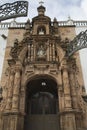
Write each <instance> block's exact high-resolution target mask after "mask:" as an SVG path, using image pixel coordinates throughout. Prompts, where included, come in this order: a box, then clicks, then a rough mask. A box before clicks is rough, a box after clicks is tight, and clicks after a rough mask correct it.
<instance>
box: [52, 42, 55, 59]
mask: <svg viewBox="0 0 87 130" xmlns="http://www.w3.org/2000/svg"><path fill="white" fill-rule="evenodd" d="M52 49H53V54H52V55H53V61H55V45H54V43H53V46H52Z"/></svg>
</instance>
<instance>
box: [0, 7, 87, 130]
mask: <svg viewBox="0 0 87 130" xmlns="http://www.w3.org/2000/svg"><path fill="white" fill-rule="evenodd" d="M44 13H45V7H43V6H40V7H38V16H36V17H34V18H33V19H32V22H30V21H29V20H28V21H27V22H26V25H25V28H21V29H20V28H15V27H14V28H11V27H10V28H9V32H8V39H7V48H6V51H5V59H4V67H3V74H2V80H1V84H2V88H3V93H2V96H3V100H2V101H1V106H0V130H28V128H26V127H25V126H24V122H25V120H26V119H25V118H26V116H25V115H26V114H27V113H26V111H25V104H26V95H27V92H26V91H27V86H28V83H30V84H31V81H32V80H35V81H37V80H38V79H40V80H42V79H44V80H45V81H47V83H48V81H52V82H50V83H48V84H49V86H51V83H53V84H55V83H56V84H57V95H58V113H57V115H58V119H59V124H58V125H59V127H58V130H86V129H87V123H86V122H87V105H86V103H85V102H84V100H83V98H82V95H83V96H84V95H85V90H84V83H83V78H82V71H81V65H80V59H79V53H78V52H77V53H75V55H73V56H72V57H68V56H66V51H67V45H68V44H69V42H70V41H71V40H73V38H74V37H75V36H76V34H75V26H74V25H72V26H68V25H67V26H65V27H61V26H60V27H59V26H58V21H57V20H56V18H55V19H54V21H53V22H51V19H50V18H49V17H48V16H45V14H44ZM8 46H9V48H8ZM38 82H39V81H38ZM54 82H55V83H54ZM41 83H42V86H43V85H45V84H44V83H45V82H41ZM32 84H33V83H32ZM37 84H38V83H37ZM53 86H55V85H53ZM32 87H33V86H32ZM36 87H37V86H36ZM33 88H34V89H35V91H36V92H38V91H40V90H38V89H40V88H38V87H37V89H36V88H35V87H33ZM33 88H31V89H30V90H31V91H34V90H33ZM43 90H44V91H45V89H43ZM31 91H30V94H31V93H32V92H31ZM41 91H42V89H41ZM49 91H50V92H52V93H53V91H54V89H53V88H51V87H49V89H48V90H47V92H49ZM56 130H57V128H56Z"/></svg>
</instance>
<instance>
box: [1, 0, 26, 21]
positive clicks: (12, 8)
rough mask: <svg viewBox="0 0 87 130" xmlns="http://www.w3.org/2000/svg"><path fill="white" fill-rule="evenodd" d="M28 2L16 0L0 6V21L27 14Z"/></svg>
mask: <svg viewBox="0 0 87 130" xmlns="http://www.w3.org/2000/svg"><path fill="white" fill-rule="evenodd" d="M27 12H28V2H27V1H16V2H14V3H6V4H4V5H2V6H0V21H2V20H6V19H10V18H16V17H24V16H27Z"/></svg>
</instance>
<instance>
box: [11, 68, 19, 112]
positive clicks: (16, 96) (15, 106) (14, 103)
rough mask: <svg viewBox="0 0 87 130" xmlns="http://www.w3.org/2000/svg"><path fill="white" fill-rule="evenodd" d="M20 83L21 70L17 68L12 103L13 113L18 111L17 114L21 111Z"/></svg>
mask: <svg viewBox="0 0 87 130" xmlns="http://www.w3.org/2000/svg"><path fill="white" fill-rule="evenodd" d="M20 81H21V69H20V67H16V72H15V79H14V90H13V101H12V111H16V112H18V109H19V91H20Z"/></svg>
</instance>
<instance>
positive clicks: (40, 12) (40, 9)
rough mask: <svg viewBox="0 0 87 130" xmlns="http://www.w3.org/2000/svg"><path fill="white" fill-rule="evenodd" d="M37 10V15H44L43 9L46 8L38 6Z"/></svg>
mask: <svg viewBox="0 0 87 130" xmlns="http://www.w3.org/2000/svg"><path fill="white" fill-rule="evenodd" d="M37 11H38V15H44V13H45V11H46V8H45V7H44V6H42V5H41V6H39V7H38V8H37Z"/></svg>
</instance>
